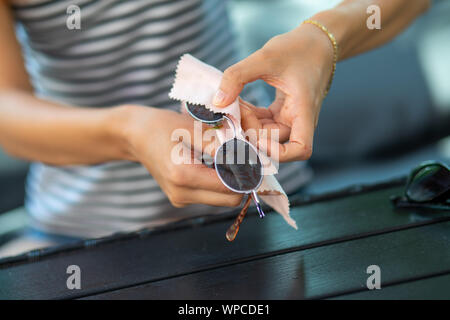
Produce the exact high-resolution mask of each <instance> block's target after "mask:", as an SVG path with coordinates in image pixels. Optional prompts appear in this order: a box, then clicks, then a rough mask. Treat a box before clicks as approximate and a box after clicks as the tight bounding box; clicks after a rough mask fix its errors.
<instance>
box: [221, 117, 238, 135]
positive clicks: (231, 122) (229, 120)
mask: <svg viewBox="0 0 450 320" xmlns="http://www.w3.org/2000/svg"><path fill="white" fill-rule="evenodd" d="M223 117H224V119H227V121H228V124H229V125H230V127H232V128H233V134H234V137H235V138H236V137H237V132H236V126H235V125H234V122H233V120H231V119H230V118H228V117H227V116H225V115H224V116H223Z"/></svg>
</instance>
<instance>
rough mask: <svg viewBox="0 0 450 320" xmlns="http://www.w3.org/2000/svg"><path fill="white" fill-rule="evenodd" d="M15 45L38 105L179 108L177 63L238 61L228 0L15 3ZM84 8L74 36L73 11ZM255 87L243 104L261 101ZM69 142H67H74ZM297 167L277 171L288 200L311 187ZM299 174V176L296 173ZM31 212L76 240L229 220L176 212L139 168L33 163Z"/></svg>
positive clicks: (202, 210) (203, 209)
mask: <svg viewBox="0 0 450 320" xmlns="http://www.w3.org/2000/svg"><path fill="white" fill-rule="evenodd" d="M11 2H12V10H13V12H14V14H15V19H16V21H17V37H18V39H19V42H20V44H21V46H22V51H23V54H24V57H25V63H26V68H27V71H28V73H29V76H30V79H31V82H32V84H33V87H34V89H35V93H36V95H37V96H40V97H43V98H46V99H50V100H53V101H57V102H60V103H63V104H69V105H74V106H79V107H97V108H100V107H109V106H115V105H120V104H125V103H126V104H140V105H148V106H152V107H158V108H168V109H173V110H175V109H178V108H179V105H178V104H177V103H174V101H171V100H170V99H169V98H168V92H169V88H170V86H171V84H172V82H173V77H174V70H175V67H176V63H177V61H178V59H179V57H180V56H181V55H182V54H184V53H191V54H192V55H194V56H195V57H197V58H199V59H201V60H202V61H204V62H206V63H208V64H211V65H213V66H215V67H217V68H218V69H221V70H224V69H225V68H226V67H228V66H229V65H231V64H233V63H234V62H236V61H237V59H236V58H237V55H236V50H235V46H234V42H233V33H232V32H231V26H230V21H229V17H228V14H227V3H226V1H223V0H204V1H202V0H134V1H126V0H11ZM70 5H76V6H78V8H79V9H80V11H79V12H80V18H81V19H80V22H81V25H80V27H81V29H76V28H75V29H69V28H68V26H67V19H68V18H70V17H73V16H71V14H73V11H70V12H69V13H68V10H67V8H68V7H69V6H70ZM264 94H265V93H264V91H263V90H262V89H261V88H259V87H257V86H253V87H252V86H249V87H248V89H246V90H245V92H244V94H243V96H244V98H245V99H247V100H250V101H252V102H258V101H259V102H261V101H264V97H265V96H264ZM67 143H70V141H67ZM300 167H303V165H302V164H300V163H293V164H288V165H286V166H284V167H282V168H281V169H280V174H279V176H278V178H279V180H280V183H281V184H282V185H283V186H284V187H285V189H286V190H287V191H289V190H294V189H295V188H297V187H299V186H300V185H302V184H303V183H304V182H305V179H307V175H305V174H303V175H302V174H300V172H299V168H300ZM295 172H297V174H295V175H293V173H295ZM26 191H27V197H26V202H25V206H26V209H27V211H28V212H29V214H30V216H31V217H32V221H33V224H34V226H35V227H37V228H40V229H42V230H44V231H48V232H52V233H57V234H64V235H71V236H77V237H99V236H105V235H108V234H111V233H114V232H118V231H131V230H136V229H140V228H144V227H153V226H157V225H161V224H164V223H167V222H170V221H175V220H178V219H182V218H186V217H190V216H196V215H203V214H206V213H215V212H221V211H224V209H225V208H214V207H210V206H204V205H193V206H189V207H187V208H182V209H176V208H174V207H172V206H171V204H170V203H169V201H168V199H167V197H166V196H165V194H164V193H163V192H162V191H161V189H160V188H159V186H158V184H157V182H156V181H155V180H154V179H153V178H152V177H151V176H150V174H149V173H148V172H147V170H146V169H145V168H144V167H143V166H141V165H140V164H139V163H134V162H128V161H114V162H109V163H104V164H99V165H92V166H62V167H61V166H60V167H56V166H49V165H45V164H42V163H33V164H32V165H31V167H30V172H29V176H28V180H27V188H26Z"/></svg>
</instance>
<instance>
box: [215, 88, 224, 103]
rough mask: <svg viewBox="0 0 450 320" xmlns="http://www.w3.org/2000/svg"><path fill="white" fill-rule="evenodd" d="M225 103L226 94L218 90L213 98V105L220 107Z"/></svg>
mask: <svg viewBox="0 0 450 320" xmlns="http://www.w3.org/2000/svg"><path fill="white" fill-rule="evenodd" d="M224 101H225V92H223V91H222V90H220V89H219V90H218V91H217V92H216V94H215V95H214V98H213V105H215V106H218V107H220V106H221V105H222V104H223V102H224Z"/></svg>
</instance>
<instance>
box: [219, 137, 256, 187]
mask: <svg viewBox="0 0 450 320" xmlns="http://www.w3.org/2000/svg"><path fill="white" fill-rule="evenodd" d="M215 160H216V163H215V165H216V170H217V174H218V175H219V177H220V178H221V180H222V182H223V183H224V184H225V185H226V186H228V187H229V188H230V189H232V190H235V191H239V192H250V191H252V190H254V189H255V188H257V187H258V186H259V184H260V183H261V181H262V178H263V175H262V165H261V161H260V159H259V156H258V154H257V153H256V151H255V149H254V148H253V147H252V146H251V145H250V144H249V143H247V142H246V141H243V140H239V139H232V140H229V141H227V142H226V143H224V144H223V145H222V146H221V147H220V148H219V149H217V152H216V159H215Z"/></svg>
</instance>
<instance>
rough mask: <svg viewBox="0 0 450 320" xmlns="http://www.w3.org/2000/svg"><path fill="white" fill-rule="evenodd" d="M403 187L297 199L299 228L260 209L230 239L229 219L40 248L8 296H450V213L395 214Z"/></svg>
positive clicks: (8, 266)
mask: <svg viewBox="0 0 450 320" xmlns="http://www.w3.org/2000/svg"><path fill="white" fill-rule="evenodd" d="M402 183H403V180H395V181H391V182H387V183H384V184H380V185H376V186H369V187H367V186H355V187H352V188H349V189H346V190H341V191H339V192H336V193H332V194H326V195H321V196H315V197H310V198H307V197H297V198H293V199H291V202H292V203H291V206H292V216H293V218H295V219H296V221H297V223H298V225H299V230H298V231H295V230H293V229H292V228H290V227H289V226H288V225H287V224H286V223H285V222H284V221H283V219H282V218H281V217H280V216H279V215H278V214H275V213H269V214H268V215H267V217H266V218H265V219H263V220H261V219H259V218H258V217H257V216H256V214H255V213H254V212H253V214H252V212H250V214H249V215H248V216H247V218H246V219H245V220H244V223H243V225H242V227H241V230H240V232H239V235H238V237H237V238H236V240H235V241H234V242H233V243H229V242H227V240H226V239H225V235H224V234H225V231H226V229H227V228H228V226H229V225H230V224H231V222H232V221H233V219H234V217H235V213H230V214H225V215H223V216H216V217H208V218H198V219H193V220H188V221H184V222H182V223H177V224H175V225H171V226H168V227H165V228H163V229H161V230H157V231H148V230H143V231H141V232H137V233H131V234H122V235H114V236H111V237H108V238H104V239H100V240H90V241H83V242H78V243H75V244H72V245H68V246H65V247H61V248H56V249H49V250H43V251H34V252H31V253H28V254H25V255H22V256H20V257H15V258H11V259H7V260H3V261H1V262H0V299H27V298H28V299H54V298H57V299H66V298H84V299H129V298H130V299H241V298H242V299H303V298H306V299H310V298H330V299H349V298H351V299H380V298H381V299H391V298H394V299H408V298H410V299H450V212H448V211H447V212H436V211H427V210H423V209H408V210H403V209H402V210H399V209H394V208H393V207H392V205H391V203H390V200H389V197H390V196H391V195H396V194H400V193H401V192H402ZM69 265H78V266H79V267H80V269H81V289H80V290H69V289H67V286H66V280H67V277H68V276H69V275H68V274H67V273H66V270H67V267H68V266H69ZM370 265H378V266H379V267H380V269H381V290H368V289H367V287H366V281H367V278H368V277H369V276H370V275H369V274H367V273H366V269H367V267H368V266H370Z"/></svg>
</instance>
